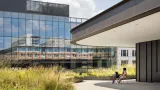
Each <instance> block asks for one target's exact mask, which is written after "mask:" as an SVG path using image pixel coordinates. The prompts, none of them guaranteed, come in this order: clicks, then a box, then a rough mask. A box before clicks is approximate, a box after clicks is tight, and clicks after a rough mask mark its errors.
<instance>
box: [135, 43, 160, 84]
mask: <svg viewBox="0 0 160 90" xmlns="http://www.w3.org/2000/svg"><path fill="white" fill-rule="evenodd" d="M136 54H137V57H136V61H137V62H136V63H137V64H136V65H137V68H136V69H137V77H136V79H137V81H139V82H160V40H155V41H149V42H142V43H137V44H136Z"/></svg>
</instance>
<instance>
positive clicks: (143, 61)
mask: <svg viewBox="0 0 160 90" xmlns="http://www.w3.org/2000/svg"><path fill="white" fill-rule="evenodd" d="M140 81H141V82H146V43H145V42H144V43H140Z"/></svg>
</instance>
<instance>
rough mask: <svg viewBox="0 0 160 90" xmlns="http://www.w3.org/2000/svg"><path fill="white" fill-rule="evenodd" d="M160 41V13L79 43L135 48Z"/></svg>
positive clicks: (78, 42)
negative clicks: (138, 45) (147, 42)
mask: <svg viewBox="0 0 160 90" xmlns="http://www.w3.org/2000/svg"><path fill="white" fill-rule="evenodd" d="M157 39H160V12H157V13H155V14H152V15H149V16H146V17H143V18H141V19H138V20H136V21H133V22H130V23H127V24H124V25H122V26H119V27H116V28H113V29H110V30H107V31H105V32H102V33H99V34H97V35H94V36H91V37H88V38H86V39H82V40H80V41H77V44H81V45H92V46H116V47H117V46H118V47H135V44H136V43H138V42H145V41H151V40H157Z"/></svg>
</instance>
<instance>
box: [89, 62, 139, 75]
mask: <svg viewBox="0 0 160 90" xmlns="http://www.w3.org/2000/svg"><path fill="white" fill-rule="evenodd" d="M124 67H125V68H127V74H128V76H135V75H136V66H135V65H122V66H121V67H119V68H117V67H116V66H112V67H110V68H99V69H90V70H88V76H96V77H105V76H113V74H115V71H117V72H119V74H121V73H122V71H123V68H124Z"/></svg>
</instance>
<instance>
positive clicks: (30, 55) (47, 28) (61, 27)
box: [0, 2, 115, 60]
mask: <svg viewBox="0 0 160 90" xmlns="http://www.w3.org/2000/svg"><path fill="white" fill-rule="evenodd" d="M28 3H30V2H28ZM33 5H34V3H33ZM35 5H37V3H36V4H35ZM45 5H46V4H45ZM34 7H35V6H34ZM36 7H38V6H36ZM28 8H29V6H28ZM39 8H40V9H41V8H43V9H42V10H44V9H45V8H44V7H41V6H40V7H39ZM36 9H37V8H36ZM36 9H35V10H36ZM84 20H85V19H77V18H69V17H59V16H49V15H38V14H24V13H10V12H5V13H4V17H3V13H2V12H0V58H1V57H2V58H3V56H4V58H5V59H14V60H39V59H43V60H44V59H47V60H58V59H61V60H64V59H72V60H75V59H88V60H92V59H97V60H99V59H100V60H101V59H105V60H106V59H107V60H108V59H112V57H114V54H115V53H114V48H112V49H109V48H106V47H101V48H97V47H88V46H78V45H72V44H71V43H70V42H71V38H72V36H71V33H70V30H71V29H72V28H74V27H76V26H77V25H79V24H80V23H82V22H83V21H84ZM4 51H5V52H4ZM11 57H12V58H11Z"/></svg>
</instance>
